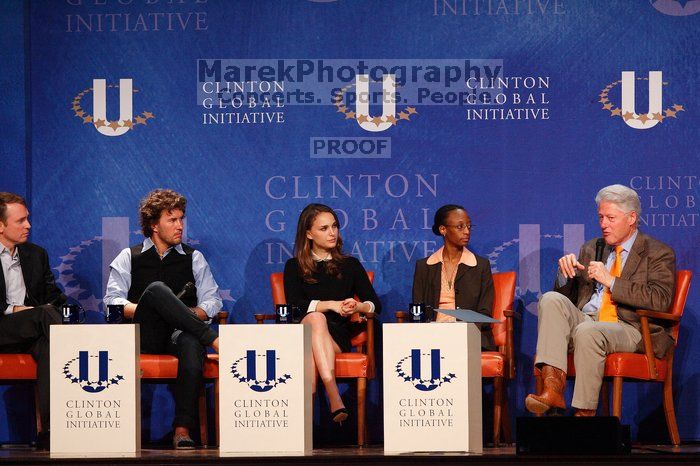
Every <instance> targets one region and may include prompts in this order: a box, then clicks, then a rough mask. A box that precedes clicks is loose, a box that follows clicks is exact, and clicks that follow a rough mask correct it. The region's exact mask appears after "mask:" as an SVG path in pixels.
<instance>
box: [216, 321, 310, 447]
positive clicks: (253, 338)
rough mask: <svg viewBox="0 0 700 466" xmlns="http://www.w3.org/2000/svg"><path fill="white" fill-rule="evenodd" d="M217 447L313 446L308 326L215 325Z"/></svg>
mask: <svg viewBox="0 0 700 466" xmlns="http://www.w3.org/2000/svg"><path fill="white" fill-rule="evenodd" d="M219 348H220V353H219V387H220V388H219V410H220V412H219V414H220V416H219V422H220V442H221V445H220V451H221V453H227V452H229V453H233V452H260V453H265V452H287V453H306V452H309V451H311V449H312V444H311V427H312V425H311V424H312V412H311V377H313V366H312V356H311V329H310V328H307V326H306V325H301V324H279V325H258V324H252V325H222V326H221V327H219Z"/></svg>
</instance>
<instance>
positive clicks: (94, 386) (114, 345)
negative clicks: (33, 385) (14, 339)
mask: <svg viewBox="0 0 700 466" xmlns="http://www.w3.org/2000/svg"><path fill="white" fill-rule="evenodd" d="M50 368H51V453H52V454H53V453H59V454H70V455H81V456H82V455H85V454H88V455H89V454H90V453H135V452H137V451H138V450H139V449H140V448H141V393H140V392H141V379H140V375H139V328H138V325H133V324H130V325H127V324H124V325H104V324H103V325H53V326H51V364H50Z"/></svg>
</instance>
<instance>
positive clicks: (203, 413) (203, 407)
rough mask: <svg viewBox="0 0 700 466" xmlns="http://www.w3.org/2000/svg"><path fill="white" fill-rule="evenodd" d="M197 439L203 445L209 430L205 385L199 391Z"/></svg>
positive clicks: (206, 441) (204, 445)
mask: <svg viewBox="0 0 700 466" xmlns="http://www.w3.org/2000/svg"><path fill="white" fill-rule="evenodd" d="M198 401H199V439H200V441H201V443H202V446H203V447H206V446H207V443H208V442H209V435H208V434H209V432H208V429H207V391H206V388H205V386H202V389H201V390H200V391H199V398H198Z"/></svg>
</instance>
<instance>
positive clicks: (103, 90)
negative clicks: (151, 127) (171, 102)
mask: <svg viewBox="0 0 700 466" xmlns="http://www.w3.org/2000/svg"><path fill="white" fill-rule="evenodd" d="M108 89H119V118H118V119H114V120H110V119H109V118H108V117H107V94H108ZM137 92H139V90H138V89H135V88H134V87H133V80H132V79H130V78H126V79H120V80H119V84H107V81H106V80H105V79H93V80H92V87H88V88H87V89H83V90H82V91H81V92H79V93H78V94H77V95H76V96H75V97H74V98H73V102H72V104H73V105H72V107H71V108H72V109H73V114H74V115H75V116H76V117H77V118H80V119H81V120H82V121H83V124H84V125H87V124H90V125H92V126H94V127H95V129H96V130H97V131H98V132H99V133H100V134H103V135H105V136H122V135H124V134H126V133H127V132H128V131H129V130H131V129H134V128H135V127H136V126H138V125H144V126H146V125H147V124H148V120H153V119H155V115H154V114H153V113H152V112H149V111H143V112H141V113H140V114H138V115H136V117H134V111H133V107H134V94H135V93H137ZM91 93H92V114H91V113H89V112H88V111H86V110H85V109H84V108H83V106H82V105H83V102H82V101H83V97H85V96H86V95H88V94H91Z"/></svg>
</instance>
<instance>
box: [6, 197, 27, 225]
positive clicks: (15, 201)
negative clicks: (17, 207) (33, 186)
mask: <svg viewBox="0 0 700 466" xmlns="http://www.w3.org/2000/svg"><path fill="white" fill-rule="evenodd" d="M7 204H22V205H23V206H24V207H27V201H25V200H24V198H23V197H22V196H20V195H19V194H15V193H6V192H0V221H2V223H5V221H6V220H7Z"/></svg>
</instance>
